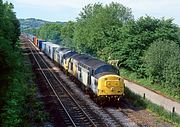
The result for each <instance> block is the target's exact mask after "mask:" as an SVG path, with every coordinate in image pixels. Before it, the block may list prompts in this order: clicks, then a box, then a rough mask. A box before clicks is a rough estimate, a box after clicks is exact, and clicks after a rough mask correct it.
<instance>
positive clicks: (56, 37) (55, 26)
mask: <svg viewBox="0 0 180 127" xmlns="http://www.w3.org/2000/svg"><path fill="white" fill-rule="evenodd" d="M61 28H62V24H59V23H47V24H44V25H42V26H41V27H40V28H39V29H35V28H34V29H28V30H25V32H28V33H30V34H34V35H36V36H38V37H39V38H41V39H43V40H46V41H52V42H54V43H58V42H60V41H61Z"/></svg>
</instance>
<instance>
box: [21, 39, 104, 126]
mask: <svg viewBox="0 0 180 127" xmlns="http://www.w3.org/2000/svg"><path fill="white" fill-rule="evenodd" d="M24 39H25V38H24ZM26 41H27V40H26ZM27 43H28V42H27ZM28 46H29V50H30V52H31V54H32V56H33V59H34V61H35V63H36V66H37V70H38V71H40V72H41V73H42V75H43V77H44V78H45V80H46V83H47V84H48V85H49V87H50V88H51V90H52V92H53V93H54V95H55V96H56V98H57V100H58V102H59V104H60V107H59V111H60V112H61V115H62V117H63V119H64V122H65V124H66V125H67V126H74V127H76V126H88V127H90V126H91V127H98V126H107V125H106V124H104V123H102V122H101V119H100V118H99V117H98V116H97V115H95V113H93V112H92V110H90V108H88V106H87V105H86V104H85V103H84V102H83V101H82V100H81V99H80V98H76V96H73V95H72V93H71V92H70V91H68V89H66V87H65V86H64V83H63V82H62V81H60V80H59V79H58V78H57V76H56V74H55V73H54V72H53V70H52V69H51V68H50V67H49V65H48V64H47V63H46V62H45V60H44V59H43V58H42V57H41V55H40V54H39V51H37V49H36V48H35V46H34V45H33V44H32V43H28Z"/></svg>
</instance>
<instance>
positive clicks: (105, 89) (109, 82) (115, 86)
mask: <svg viewBox="0 0 180 127" xmlns="http://www.w3.org/2000/svg"><path fill="white" fill-rule="evenodd" d="M97 88H98V93H97V96H99V97H101V98H109V99H112V98H113V99H115V100H119V99H120V97H122V96H123V95H124V80H123V79H122V78H121V77H120V76H118V75H113V74H109V75H104V76H102V77H100V78H99V79H98V86H97Z"/></svg>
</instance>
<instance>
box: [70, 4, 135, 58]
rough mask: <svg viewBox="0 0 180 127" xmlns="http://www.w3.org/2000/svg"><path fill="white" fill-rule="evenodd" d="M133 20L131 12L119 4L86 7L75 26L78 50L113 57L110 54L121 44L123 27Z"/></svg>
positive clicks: (101, 56)
mask: <svg viewBox="0 0 180 127" xmlns="http://www.w3.org/2000/svg"><path fill="white" fill-rule="evenodd" d="M131 19H133V16H132V14H131V10H130V9H129V8H126V7H124V6H123V5H121V4H118V3H114V2H112V3H111V4H109V5H106V6H103V5H102V4H100V3H96V4H93V5H92V4H89V5H87V6H85V8H83V11H82V12H81V13H80V17H79V18H78V19H77V23H76V25H75V32H74V38H73V40H74V43H75V45H76V49H77V50H78V51H80V52H85V53H89V54H91V55H95V56H98V57H100V58H102V59H108V58H109V57H110V56H111V53H109V52H113V50H114V47H115V45H116V46H117V42H120V41H119V39H121V38H120V37H121V36H119V33H121V32H120V31H121V27H122V26H123V24H124V23H126V22H127V21H129V20H131ZM108 46H109V48H107V47H108ZM107 50H108V51H107Z"/></svg>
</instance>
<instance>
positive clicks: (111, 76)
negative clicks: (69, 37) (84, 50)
mask: <svg viewBox="0 0 180 127" xmlns="http://www.w3.org/2000/svg"><path fill="white" fill-rule="evenodd" d="M28 38H29V40H30V41H31V42H33V43H34V45H36V46H37V47H38V48H39V49H40V50H41V51H42V52H44V53H45V54H46V55H47V56H48V57H49V58H50V59H52V60H53V61H55V62H56V63H58V64H59V66H61V67H62V68H63V69H64V70H66V72H68V73H69V74H71V75H72V76H73V77H75V78H76V79H77V80H78V81H80V82H81V87H82V88H83V90H86V91H88V93H89V94H90V95H91V96H93V98H95V100H96V101H99V102H100V101H101V102H105V101H110V102H111V101H113V102H114V101H115V102H116V101H117V102H119V101H120V98H121V97H123V96H124V87H125V85H124V80H123V78H122V77H120V76H119V71H118V69H117V68H116V67H114V66H113V65H111V64H108V63H106V62H104V61H101V60H98V59H96V58H94V57H91V56H89V55H86V54H79V53H77V52H75V51H72V50H70V49H68V48H66V47H63V46H60V45H57V44H53V43H51V42H46V41H43V40H41V39H38V38H37V37H35V36H32V35H31V36H28Z"/></svg>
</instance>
